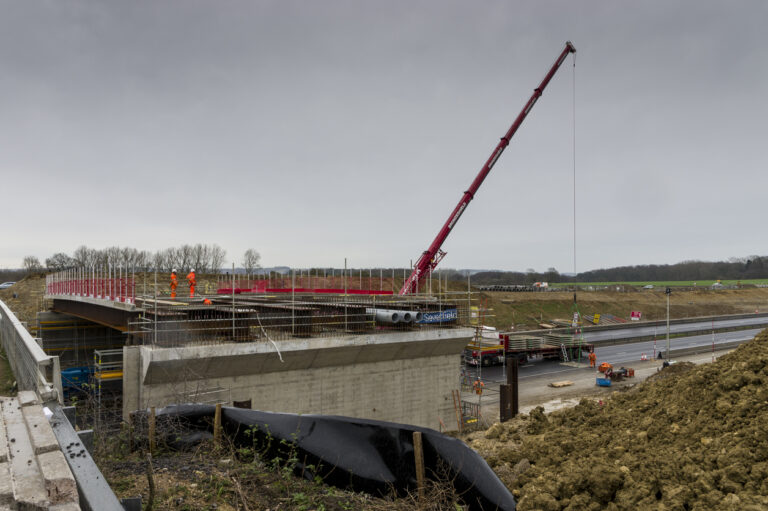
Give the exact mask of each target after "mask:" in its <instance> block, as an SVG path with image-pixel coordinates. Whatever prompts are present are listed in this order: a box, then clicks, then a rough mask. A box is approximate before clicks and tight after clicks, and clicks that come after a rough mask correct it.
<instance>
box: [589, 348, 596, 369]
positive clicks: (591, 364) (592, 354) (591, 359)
mask: <svg viewBox="0 0 768 511" xmlns="http://www.w3.org/2000/svg"><path fill="white" fill-rule="evenodd" d="M596 363H597V355H595V352H594V351H590V352H589V367H595V364H596Z"/></svg>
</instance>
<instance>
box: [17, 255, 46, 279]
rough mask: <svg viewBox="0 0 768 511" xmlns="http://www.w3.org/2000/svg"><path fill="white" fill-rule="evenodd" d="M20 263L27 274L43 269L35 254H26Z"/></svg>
mask: <svg viewBox="0 0 768 511" xmlns="http://www.w3.org/2000/svg"><path fill="white" fill-rule="evenodd" d="M21 265H22V267H23V268H24V269H25V270H26V271H27V275H29V274H30V273H34V272H36V271H40V270H42V269H43V265H42V264H40V260H39V259H38V258H37V257H35V256H26V257H25V258H24V260H23V261H22V263H21Z"/></svg>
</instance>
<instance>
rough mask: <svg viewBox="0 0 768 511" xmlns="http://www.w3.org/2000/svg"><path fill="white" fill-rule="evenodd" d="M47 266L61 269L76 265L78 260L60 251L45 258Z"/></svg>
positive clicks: (51, 268)
mask: <svg viewBox="0 0 768 511" xmlns="http://www.w3.org/2000/svg"><path fill="white" fill-rule="evenodd" d="M45 266H46V268H48V269H49V270H55V271H60V270H64V269H66V268H72V267H74V266H76V262H75V260H74V259H72V258H71V257H69V256H68V255H67V254H65V253H64V252H58V253H56V254H53V255H52V256H51V257H49V258H47V259H46V260H45Z"/></svg>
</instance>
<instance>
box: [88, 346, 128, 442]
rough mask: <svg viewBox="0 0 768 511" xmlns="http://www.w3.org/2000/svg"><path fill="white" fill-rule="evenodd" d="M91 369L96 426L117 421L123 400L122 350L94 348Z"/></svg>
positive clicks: (101, 426)
mask: <svg viewBox="0 0 768 511" xmlns="http://www.w3.org/2000/svg"><path fill="white" fill-rule="evenodd" d="M93 369H94V370H93V387H92V388H93V399H94V402H95V407H96V414H95V422H96V427H98V428H103V427H104V426H109V425H112V424H116V423H119V422H120V417H121V416H122V402H123V398H122V396H123V350H122V349H113V350H95V351H94V352H93Z"/></svg>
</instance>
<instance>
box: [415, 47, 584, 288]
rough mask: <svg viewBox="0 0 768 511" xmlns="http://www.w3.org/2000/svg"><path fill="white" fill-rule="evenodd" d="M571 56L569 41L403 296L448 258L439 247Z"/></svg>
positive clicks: (426, 254) (421, 261) (422, 259)
mask: <svg viewBox="0 0 768 511" xmlns="http://www.w3.org/2000/svg"><path fill="white" fill-rule="evenodd" d="M569 53H576V48H574V46H573V44H571V42H570V41H567V42H566V43H565V49H563V51H562V52H561V53H560V56H559V57H557V60H556V61H555V63H554V64H553V65H552V68H550V70H549V72H548V73H547V75H546V76H545V77H544V79H543V80H542V81H541V83H540V84H539V86H538V87H537V88H535V89H534V90H533V95H532V96H531V99H529V100H528V102H527V103H526V104H525V107H524V108H523V110H522V111H521V112H520V113H519V114H518V115H517V118H516V119H515V122H513V123H512V126H510V128H509V130H507V133H506V134H505V135H504V136H503V137H501V140H500V141H499V143H498V145H497V146H496V148H495V149H494V150H493V153H491V157H490V158H488V161H486V162H485V165H483V168H482V169H481V170H480V173H478V174H477V176H476V177H475V180H474V181H472V184H471V185H470V187H469V189H468V190H467V191H466V192H464V195H463V196H462V197H461V200H460V201H459V203H458V204H457V205H456V207H455V208H454V210H453V212H452V213H451V216H449V217H448V220H447V221H446V222H445V224H444V225H443V228H442V229H440V232H438V233H437V236H436V237H435V240H434V241H433V242H432V244H431V245H430V246H429V248H428V249H427V250H425V251H424V253H422V254H421V256H420V257H419V259H418V260H417V261H416V266H414V267H413V271H412V272H411V275H410V276H409V277H408V280H406V281H405V283H403V287H402V288H401V289H400V294H401V295H405V294H408V293H416V292H418V290H419V284H421V281H422V280H423V279H424V278H425V277H426V276H427V275H429V274H430V273H432V270H434V269H435V268H436V267H437V265H438V263H440V261H441V260H442V259H443V257H445V252H444V251H442V250H441V249H440V247H441V246H442V245H443V242H444V241H445V239H446V238H447V237H448V234H449V233H450V232H451V230H452V229H453V227H454V226H455V225H456V222H458V221H459V218H460V217H461V214H462V213H464V210H465V209H467V206H468V205H469V201H471V200H472V199H474V198H475V193H476V192H477V189H478V188H480V185H481V184H483V181H484V180H485V178H486V176H487V175H488V173H489V172H490V171H491V169H492V168H493V166H494V165H495V164H496V161H497V160H498V159H499V156H501V153H503V152H504V149H506V147H507V146H508V145H509V141H510V139H511V138H512V136H513V135H514V134H515V132H516V131H517V128H519V127H520V125H521V124H522V123H523V120H524V119H525V118H526V116H527V115H528V112H530V111H531V108H533V105H534V104H535V103H536V101H537V100H538V99H539V97H540V96H541V93H542V92H544V88H545V87H546V86H547V84H548V83H549V81H550V80H551V79H552V77H553V76H554V75H555V72H556V71H557V70H558V69H559V68H560V65H561V64H562V63H563V61H564V60H565V58H566V57H567V56H568V54H569Z"/></svg>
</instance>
